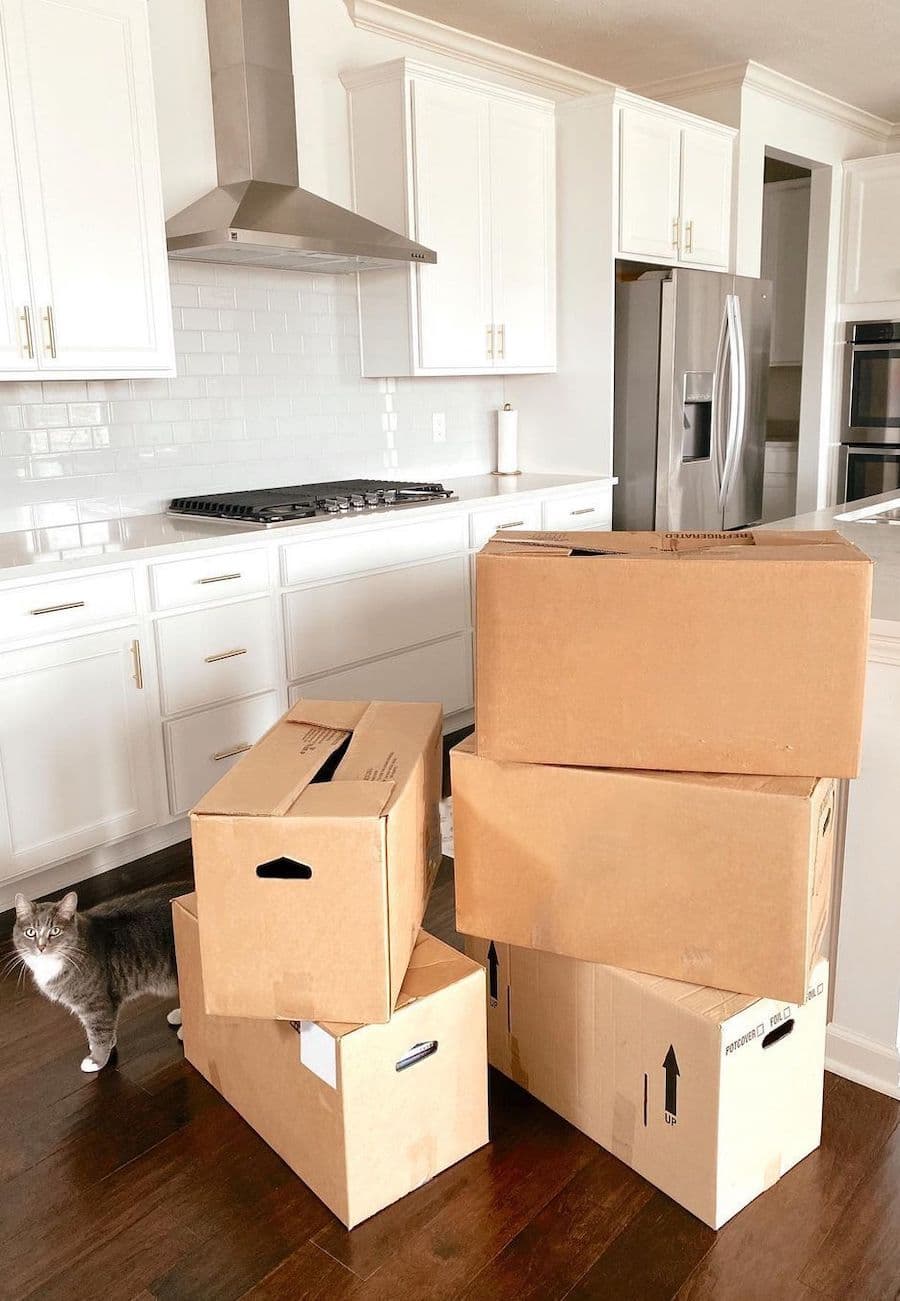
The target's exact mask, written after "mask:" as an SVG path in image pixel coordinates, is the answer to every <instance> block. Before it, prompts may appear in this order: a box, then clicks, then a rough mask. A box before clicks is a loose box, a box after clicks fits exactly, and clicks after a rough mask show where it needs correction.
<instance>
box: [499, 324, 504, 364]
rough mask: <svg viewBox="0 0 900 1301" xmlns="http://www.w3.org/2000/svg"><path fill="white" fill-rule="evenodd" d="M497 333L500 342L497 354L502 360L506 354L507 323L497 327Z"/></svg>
mask: <svg viewBox="0 0 900 1301" xmlns="http://www.w3.org/2000/svg"><path fill="white" fill-rule="evenodd" d="M497 335H498V338H499V342H498V344H497V356H498V357H499V358H500V360H501V361H502V360H503V358H504V357H505V356H506V325H505V324H504V325H500V326H498V327H497Z"/></svg>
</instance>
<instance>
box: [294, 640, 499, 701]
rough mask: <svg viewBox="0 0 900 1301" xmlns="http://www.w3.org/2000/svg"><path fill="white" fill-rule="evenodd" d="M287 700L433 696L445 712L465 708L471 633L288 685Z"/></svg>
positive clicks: (469, 680)
mask: <svg viewBox="0 0 900 1301" xmlns="http://www.w3.org/2000/svg"><path fill="white" fill-rule="evenodd" d="M290 695H291V703H292V704H293V703H294V701H295V700H299V699H300V698H301V697H302V696H310V697H312V698H313V699H315V700H439V701H440V702H441V704H442V705H443V706H444V713H445V714H456V713H459V712H460V711H461V710H464V709H471V708H472V703H473V693H472V637H471V634H470V633H469V632H464V633H460V634H459V635H458V636H456V637H448V638H446V640H444V641H438V642H432V643H431V645H429V646H417V647H416V648H415V649H414V650H408V651H402V652H401V653H400V654H399V655H389V656H387V657H385V658H384V659H380V660H372V661H371V662H370V663H368V664H357V665H356V666H355V667H354V668H352V669H344V670H343V672H341V673H328V674H326V675H325V676H324V677H319V678H311V679H310V680H308V681H306V682H299V683H297V684H295V685H294V686H293V687H291V693H290Z"/></svg>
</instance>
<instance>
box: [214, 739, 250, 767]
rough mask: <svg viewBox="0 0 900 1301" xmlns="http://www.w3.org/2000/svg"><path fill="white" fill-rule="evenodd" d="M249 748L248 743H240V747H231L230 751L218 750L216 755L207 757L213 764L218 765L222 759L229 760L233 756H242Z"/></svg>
mask: <svg viewBox="0 0 900 1301" xmlns="http://www.w3.org/2000/svg"><path fill="white" fill-rule="evenodd" d="M251 748H252V747H251V745H250V742H249V741H242V742H241V744H240V745H233V746H232V747H231V749H230V750H220V751H219V753H218V754H211V755H210V756H209V757H210V759H212V761H213V762H214V763H219V762H220V761H221V760H222V759H230V758H232V756H233V755H236V754H243V753H244V751H245V750H249V749H251Z"/></svg>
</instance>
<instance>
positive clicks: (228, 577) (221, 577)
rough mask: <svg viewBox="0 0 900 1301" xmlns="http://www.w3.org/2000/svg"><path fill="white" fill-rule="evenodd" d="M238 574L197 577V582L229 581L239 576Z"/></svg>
mask: <svg viewBox="0 0 900 1301" xmlns="http://www.w3.org/2000/svg"><path fill="white" fill-rule="evenodd" d="M240 577H241V575H240V574H215V575H214V576H213V577H212V578H198V579H197V582H198V583H230V582H231V581H232V580H233V579H235V578H240Z"/></svg>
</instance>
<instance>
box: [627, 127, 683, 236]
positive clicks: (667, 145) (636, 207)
mask: <svg viewBox="0 0 900 1301" xmlns="http://www.w3.org/2000/svg"><path fill="white" fill-rule="evenodd" d="M620 133H621V134H620V145H619V149H620V153H619V251H620V252H621V253H627V254H631V255H633V256H634V257H658V258H668V259H673V258H675V257H677V255H678V226H679V190H680V184H681V125H680V123H679V122H678V121H677V120H675V121H673V120H672V119H671V118H670V117H667V116H666V115H665V114H663V113H658V112H654V113H647V112H645V111H644V110H643V109H638V108H623V109H622V113H621V116H620Z"/></svg>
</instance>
